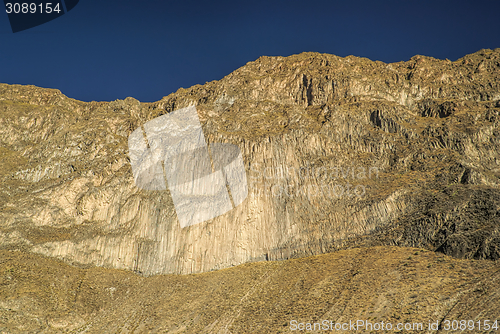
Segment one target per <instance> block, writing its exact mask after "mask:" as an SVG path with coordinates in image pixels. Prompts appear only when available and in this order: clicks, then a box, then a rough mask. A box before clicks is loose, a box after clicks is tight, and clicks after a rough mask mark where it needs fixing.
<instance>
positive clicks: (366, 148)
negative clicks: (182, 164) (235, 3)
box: [0, 49, 500, 275]
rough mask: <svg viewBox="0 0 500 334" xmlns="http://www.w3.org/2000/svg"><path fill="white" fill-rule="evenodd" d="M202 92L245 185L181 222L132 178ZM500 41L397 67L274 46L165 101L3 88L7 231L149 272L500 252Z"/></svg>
mask: <svg viewBox="0 0 500 334" xmlns="http://www.w3.org/2000/svg"><path fill="white" fill-rule="evenodd" d="M193 104H194V105H196V108H197V110H198V114H199V117H200V120H201V124H202V126H203V131H204V134H205V136H206V139H207V141H208V143H232V144H235V145H237V146H238V147H239V148H240V150H241V152H242V156H243V160H244V163H245V169H246V173H247V180H248V187H249V195H248V198H247V199H246V200H245V201H244V202H243V203H242V204H241V205H239V206H238V207H236V208H235V209H233V210H232V211H230V212H228V213H226V214H224V215H222V216H219V217H217V218H214V219H211V220H209V221H206V222H204V223H201V224H197V225H193V226H189V227H186V228H184V229H181V227H180V226H179V223H178V221H177V217H176V212H175V210H174V206H173V203H172V199H171V197H170V194H169V192H168V191H146V190H141V189H139V188H137V187H136V186H135V184H134V181H133V177H132V171H131V166H130V162H129V158H128V148H127V139H128V136H129V135H130V133H131V132H132V131H134V130H135V129H137V128H138V127H140V126H141V125H143V124H144V123H146V122H147V121H149V120H152V119H154V118H156V117H158V116H160V115H163V114H165V113H169V112H171V111H174V110H177V109H179V108H183V107H187V106H189V105H193ZM499 152H500V49H495V50H481V51H479V52H477V53H474V54H471V55H467V56H465V57H463V58H461V59H459V60H457V61H454V62H452V61H448V60H438V59H434V58H430V57H424V56H415V57H413V58H412V59H410V60H409V61H407V62H399V63H393V64H385V63H382V62H379V61H376V62H373V61H370V60H368V59H365V58H356V57H352V56H349V57H345V58H340V57H336V56H333V55H327V54H318V53H303V54H299V55H294V56H290V57H286V58H283V57H261V58H259V59H258V60H256V61H254V62H250V63H248V64H247V65H245V66H243V67H242V68H240V69H238V70H236V71H235V72H233V73H231V74H229V75H228V76H226V77H224V78H223V79H221V80H219V81H213V82H209V83H206V84H205V85H196V86H193V87H191V88H188V89H182V88H181V89H179V90H178V91H177V92H176V93H172V94H170V95H168V96H166V97H164V98H163V99H162V100H160V101H158V102H154V103H140V102H139V101H137V100H135V99H133V98H127V99H125V100H123V101H122V100H117V101H113V102H109V103H108V102H90V103H85V102H81V101H76V100H73V99H70V98H67V97H65V96H64V95H63V94H61V92H59V91H57V90H52V89H43V88H37V87H33V86H19V85H5V84H2V85H0V157H1V161H0V178H1V180H2V182H1V184H2V185H1V186H0V246H1V247H2V248H4V249H10V250H14V249H19V250H23V251H29V252H35V253H39V254H43V255H47V256H52V257H57V258H60V259H63V260H64V261H66V262H69V263H73V264H78V265H97V266H105V267H110V268H119V269H128V270H133V271H136V272H139V273H142V274H144V275H153V274H159V273H182V274H187V273H197V272H206V271H211V270H215V269H220V268H226V267H230V266H234V265H237V264H241V263H245V262H249V261H259V260H277V259H288V258H293V257H300V256H305V255H312V254H320V253H325V252H330V251H333V250H337V249H341V248H350V247H358V246H376V245H399V246H413V247H422V248H427V249H430V250H438V251H440V252H443V253H445V254H449V255H453V256H456V257H462V258H477V259H498V258H499V257H500V213H499V209H500V189H499V183H500V156H499Z"/></svg>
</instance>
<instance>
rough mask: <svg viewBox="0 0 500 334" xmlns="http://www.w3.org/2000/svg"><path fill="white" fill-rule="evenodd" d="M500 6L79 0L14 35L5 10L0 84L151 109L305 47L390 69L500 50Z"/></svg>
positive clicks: (490, 1) (488, 0)
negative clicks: (132, 101)
mask: <svg viewBox="0 0 500 334" xmlns="http://www.w3.org/2000/svg"><path fill="white" fill-rule="evenodd" d="M499 13H500V1H498V0H479V1H477V0H476V1H458V0H456V1H448V0H446V1H445V0H435V1H413V0H412V1H407V0H398V1H373V0H372V1H346V2H339V1H316V0H304V1H294V0H286V1H273V0H267V1H244V2H243V1H237V0H233V1H186V0H180V1H168V0H137V1H131V0H100V1H98V0H80V3H79V4H78V5H77V6H76V7H75V8H74V9H73V10H71V11H70V12H68V13H67V14H65V15H63V16H61V17H60V18H58V19H55V20H53V21H51V22H48V23H46V24H43V25H41V26H38V27H35V28H32V29H29V30H25V31H22V32H18V33H15V34H14V33H12V30H11V28H10V26H9V21H8V18H7V14H6V13H4V12H3V10H2V12H1V13H0V82H3V83H9V84H13V83H17V84H33V85H36V86H41V87H49V88H57V89H60V90H61V91H62V92H63V93H64V94H65V95H67V96H69V97H72V98H75V99H78V100H83V101H92V100H95V101H112V100H116V99H124V98H125V97H127V96H132V97H134V98H136V99H138V100H140V101H142V102H151V101H157V100H159V99H161V98H162V97H163V96H166V95H168V94H170V93H171V92H175V91H176V90H177V89H178V88H179V87H184V88H186V87H190V86H192V85H195V84H204V83H205V82H207V81H212V80H218V79H221V78H222V77H224V76H225V75H227V74H229V73H230V72H232V71H234V70H235V69H237V68H239V67H241V66H243V65H245V64H246V63H247V62H249V61H252V60H255V59H257V58H258V57H260V56H262V55H266V56H277V55H280V56H288V55H291V54H296V53H300V52H304V51H317V52H322V53H331V54H335V55H338V56H342V57H343V56H348V55H355V56H363V57H367V58H370V59H372V60H381V61H384V62H395V61H400V60H408V59H409V58H411V57H412V56H413V55H415V54H422V55H427V56H432V57H436V58H442V59H444V58H448V59H450V60H456V59H457V58H460V57H462V56H464V55H465V54H468V53H472V52H475V51H478V50H480V49H482V48H490V49H493V48H497V47H500V16H499Z"/></svg>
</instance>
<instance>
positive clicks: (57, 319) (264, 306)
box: [0, 247, 500, 334]
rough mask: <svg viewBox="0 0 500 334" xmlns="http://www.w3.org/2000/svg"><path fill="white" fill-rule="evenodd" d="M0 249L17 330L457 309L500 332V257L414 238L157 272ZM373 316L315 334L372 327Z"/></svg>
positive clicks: (2, 305) (241, 329)
mask: <svg viewBox="0 0 500 334" xmlns="http://www.w3.org/2000/svg"><path fill="white" fill-rule="evenodd" d="M0 258H1V259H2V260H1V261H0V331H2V332H7V333H35V332H36V333H40V332H43V333H258V334H264V333H297V332H299V333H312V332H313V331H297V330H295V331H292V329H294V328H295V329H296V328H297V327H296V326H298V324H299V323H303V324H304V325H303V326H304V328H305V326H306V324H307V323H311V324H314V323H320V324H323V321H324V320H326V321H327V324H328V326H333V327H334V326H335V324H339V325H343V324H349V321H351V323H356V324H357V321H364V323H368V322H370V323H371V324H372V326H374V324H375V323H377V324H378V326H380V325H381V323H382V322H383V323H384V326H385V327H384V328H388V327H387V324H388V323H390V324H391V325H392V326H393V328H394V329H396V328H397V326H398V325H399V324H401V325H400V327H401V326H404V325H406V326H410V327H406V329H407V330H404V331H403V332H404V333H436V332H438V331H436V330H430V331H429V330H428V329H429V328H428V326H429V323H432V324H436V326H439V328H440V331H439V333H442V332H445V333H449V332H451V330H445V328H447V327H446V326H450V328H453V327H452V326H455V328H458V326H460V323H455V324H453V321H454V320H459V321H461V320H472V323H473V324H471V321H467V322H466V324H467V325H466V327H467V329H466V331H465V332H468V333H498V328H492V327H491V326H492V325H493V324H494V321H495V320H498V321H500V320H499V318H500V308H499V307H498V306H499V305H500V270H499V269H500V267H499V263H498V261H496V262H493V261H489V260H479V261H472V260H457V259H454V258H451V257H448V256H444V255H442V254H439V253H434V252H430V251H425V250H421V249H415V248H414V249H412V248H402V247H371V248H359V249H350V250H343V251H339V252H335V253H331V254H324V255H317V256H312V257H306V258H301V259H294V260H288V261H277V262H258V263H248V264H243V265H240V266H238V267H235V268H229V269H224V270H219V271H215V272H210V273H203V274H194V275H185V276H181V275H158V276H154V277H147V278H144V277H140V276H138V275H135V274H133V273H131V272H126V271H123V270H116V269H103V268H91V269H78V268H75V267H71V266H69V265H67V264H64V263H62V262H61V261H57V260H54V259H50V258H45V257H42V256H40V255H34V254H27V253H22V252H12V251H0ZM487 320H488V321H487ZM294 321H296V322H294ZM498 321H497V325H498ZM330 322H333V323H334V325H330ZM419 324H421V326H422V327H421V328H423V330H419V327H418V326H420V325H419ZM484 324H488V325H489V326H490V329H489V330H485V326H484ZM339 325H337V326H339ZM462 325H463V324H462ZM365 326H368V325H364V324H363V326H361V324H360V327H356V328H357V331H356V330H353V329H352V328H351V326H348V327H346V326H345V325H344V329H347V330H345V331H330V330H329V331H325V330H317V331H314V333H325V332H327V333H332V332H342V333H369V332H370V330H369V328H370V327H365ZM375 326H377V325H375ZM473 326H475V327H473ZM479 326H481V328H479ZM324 328H325V327H323V329H324ZM330 328H331V327H330ZM375 328H377V327H375ZM379 328H380V327H379ZM431 329H432V328H431ZM372 332H373V331H372ZM374 332H375V333H377V332H382V333H390V332H392V331H381V330H378V331H374ZM394 332H395V333H398V332H399V333H401V331H396V330H395V331H394Z"/></svg>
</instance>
